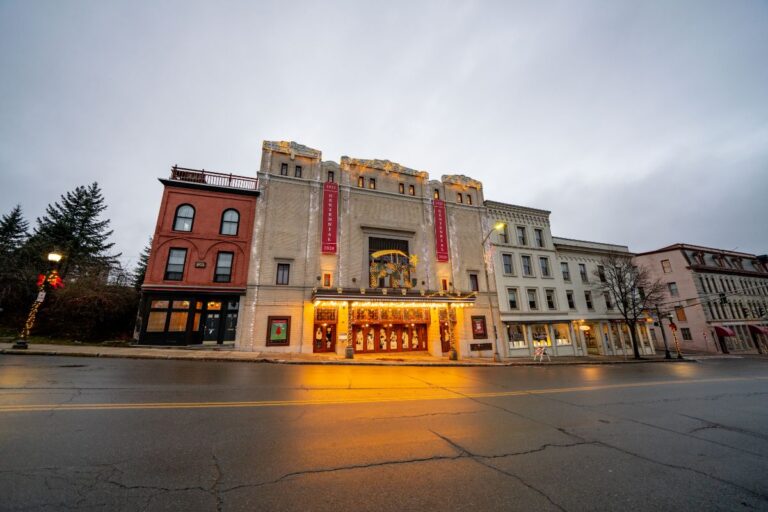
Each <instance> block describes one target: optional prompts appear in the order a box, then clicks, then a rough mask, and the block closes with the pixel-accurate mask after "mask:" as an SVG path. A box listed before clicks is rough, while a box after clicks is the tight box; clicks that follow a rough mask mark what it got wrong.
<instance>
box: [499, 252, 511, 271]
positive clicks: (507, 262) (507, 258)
mask: <svg viewBox="0 0 768 512" xmlns="http://www.w3.org/2000/svg"><path fill="white" fill-rule="evenodd" d="M501 265H502V267H504V273H505V274H512V273H513V271H514V267H513V266H512V255H511V254H502V255H501Z"/></svg>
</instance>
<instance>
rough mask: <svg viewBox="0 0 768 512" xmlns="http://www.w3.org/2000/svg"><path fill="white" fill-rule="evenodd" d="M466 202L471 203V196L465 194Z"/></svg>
mask: <svg viewBox="0 0 768 512" xmlns="http://www.w3.org/2000/svg"><path fill="white" fill-rule="evenodd" d="M467 204H472V196H471V195H469V194H467Z"/></svg>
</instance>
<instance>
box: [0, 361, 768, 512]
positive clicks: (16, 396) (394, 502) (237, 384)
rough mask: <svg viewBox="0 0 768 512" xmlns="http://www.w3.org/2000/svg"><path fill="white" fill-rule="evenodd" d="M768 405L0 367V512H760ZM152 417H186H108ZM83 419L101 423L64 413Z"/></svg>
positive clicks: (206, 372) (632, 386)
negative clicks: (618, 511) (154, 406)
mask: <svg viewBox="0 0 768 512" xmlns="http://www.w3.org/2000/svg"><path fill="white" fill-rule="evenodd" d="M73 361H74V364H73ZM581 388H584V389H581ZM766 395H768V360H766V359H764V358H763V359H761V358H744V359H727V360H725V359H723V360H718V359H710V360H706V361H703V362H701V363H698V364H664V365H626V366H606V365H603V366H589V365H585V366H557V367H555V366H552V367H521V368H504V367H501V368H450V367H448V368H445V367H443V368H425V367H367V366H361V367H353V366H344V367H328V366H283V365H267V364H265V365H254V364H240V363H211V362H205V363H203V362H194V361H154V360H120V359H109V360H99V359H93V358H88V359H75V360H73V358H61V357H25V356H8V355H4V356H0V510H3V511H5V510H8V511H47V510H145V511H154V510H180V511H181V510H184V511H189V510H211V511H229V510H249V511H251V510H301V511H305V510H329V511H331V510H333V511H343V510H355V511H366V510H371V511H373V510H377V511H378V510H398V511H401V510H419V511H422V510H433V509H434V510H437V509H441V510H471V511H473V512H477V511H478V510H483V511H485V510H521V511H528V510H542V511H546V510H559V511H582V510H584V511H587V510H614V509H621V510H675V511H680V510H695V511H705V510H768V478H766V476H765V475H768V408H766V406H765V403H766V401H765V398H766ZM397 397H403V400H402V401H398V400H397ZM420 397H431V398H432V399H421V398H420ZM346 399H349V403H344V401H345V400H346ZM327 400H333V401H334V402H335V403H333V404H322V403H318V402H322V401H327ZM337 402H341V403H337ZM158 403H161V404H179V406H178V407H174V406H169V407H167V408H162V409H152V408H149V407H147V408H143V407H138V408H132V409H119V408H111V406H112V405H115V404H116V405H119V404H158ZM230 403H231V404H239V405H237V406H234V405H233V406H228V405H227V404H230ZM79 404H101V405H100V407H101V408H99V409H98V410H82V409H71V408H70V409H67V408H66V407H72V406H77V405H79ZM190 404H196V407H194V408H192V407H190ZM25 406H30V409H29V410H27V409H24V407H25ZM31 406H39V408H38V409H34V410H32V409H31Z"/></svg>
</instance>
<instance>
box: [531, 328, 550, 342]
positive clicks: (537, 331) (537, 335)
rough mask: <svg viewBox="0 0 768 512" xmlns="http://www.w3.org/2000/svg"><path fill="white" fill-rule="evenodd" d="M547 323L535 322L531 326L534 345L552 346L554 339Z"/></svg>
mask: <svg viewBox="0 0 768 512" xmlns="http://www.w3.org/2000/svg"><path fill="white" fill-rule="evenodd" d="M547 331H548V329H547V324H534V325H532V326H531V335H532V337H533V340H532V341H533V346H534V347H551V346H552V340H551V339H550V338H549V333H548V332H547Z"/></svg>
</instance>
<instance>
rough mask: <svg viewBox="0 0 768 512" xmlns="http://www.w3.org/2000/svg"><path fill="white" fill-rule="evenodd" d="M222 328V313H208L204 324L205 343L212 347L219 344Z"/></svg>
mask: <svg viewBox="0 0 768 512" xmlns="http://www.w3.org/2000/svg"><path fill="white" fill-rule="evenodd" d="M220 327H221V313H219V312H218V311H208V312H207V313H206V314H205V321H204V322H203V343H205V344H206V345H212V344H216V343H218V342H219V328H220Z"/></svg>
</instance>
